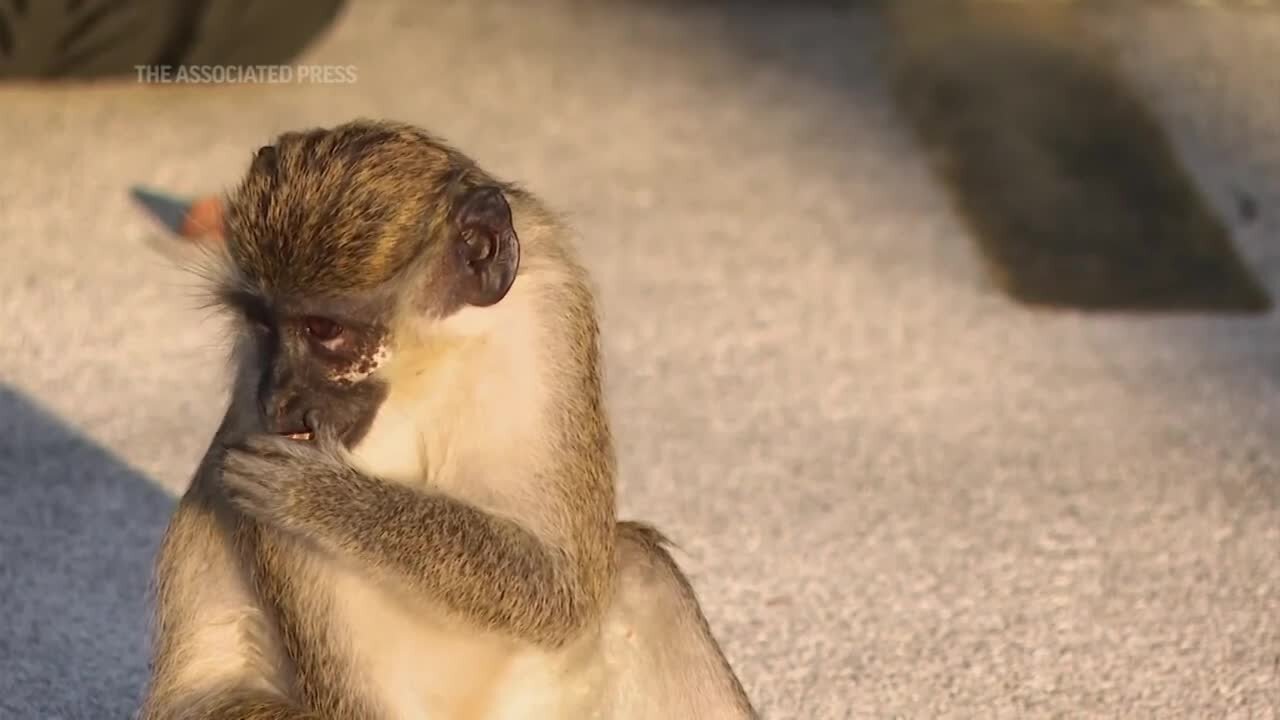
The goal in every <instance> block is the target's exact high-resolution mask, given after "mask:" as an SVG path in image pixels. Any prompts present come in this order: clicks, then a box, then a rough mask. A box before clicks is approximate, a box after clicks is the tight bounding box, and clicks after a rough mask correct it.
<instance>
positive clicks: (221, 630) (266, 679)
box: [139, 478, 313, 720]
mask: <svg viewBox="0 0 1280 720" xmlns="http://www.w3.org/2000/svg"><path fill="white" fill-rule="evenodd" d="M201 485H202V484H201V479H200V478H197V480H196V482H195V483H193V485H192V487H191V489H190V490H188V491H187V494H186V495H185V496H184V497H183V498H182V500H181V501H179V505H178V508H177V510H176V511H175V512H174V516H173V518H172V519H171V520H170V523H169V527H168V529H167V530H166V532H165V537H164V541H163V543H162V544H161V548H160V553H159V556H158V558H157V563H156V587H155V595H156V597H155V612H156V617H155V628H154V638H153V643H154V647H153V651H152V676H151V679H150V683H149V685H148V688H147V693H146V697H145V699H144V701H143V705H142V710H141V712H140V713H139V720H312V717H313V716H311V715H309V714H307V713H304V712H302V711H301V710H299V709H296V708H295V707H292V706H291V705H290V704H289V702H288V698H287V697H286V695H285V692H284V690H283V688H285V687H288V685H287V683H286V680H287V679H286V678H285V677H283V676H282V675H283V673H282V668H283V667H286V665H285V664H284V663H283V662H282V653H281V652H280V650H279V647H278V643H277V641H276V640H275V635H274V633H273V632H272V631H271V626H270V624H269V622H268V620H267V616H266V614H265V613H264V612H263V611H262V608H261V606H260V605H259V603H258V602H257V599H256V598H255V597H254V595H253V594H252V593H251V592H250V591H249V587H248V584H247V582H246V580H245V574H244V573H243V571H242V570H241V567H240V565H239V559H238V557H237V556H236V554H235V553H234V552H233V547H232V544H231V541H230V538H229V536H228V534H227V532H226V529H225V527H224V526H223V525H222V524H220V523H219V522H218V519H217V517H216V516H215V514H214V510H213V508H212V507H211V506H210V504H209V503H208V501H207V498H206V497H205V496H204V494H203V488H202V487H201Z"/></svg>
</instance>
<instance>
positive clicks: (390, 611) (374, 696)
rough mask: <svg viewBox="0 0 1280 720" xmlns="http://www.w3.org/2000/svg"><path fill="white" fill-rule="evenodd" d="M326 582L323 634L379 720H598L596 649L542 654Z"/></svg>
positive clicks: (335, 577)
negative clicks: (327, 622) (326, 628)
mask: <svg viewBox="0 0 1280 720" xmlns="http://www.w3.org/2000/svg"><path fill="white" fill-rule="evenodd" d="M326 574H327V575H328V578H327V579H326V582H325V584H323V585H321V587H328V588H330V592H331V593H332V596H331V600H332V603H331V614H332V618H331V622H332V626H331V628H330V634H331V637H332V640H333V642H334V643H335V644H336V646H337V647H338V648H341V652H342V653H343V654H344V655H346V656H347V659H348V662H345V663H343V665H345V666H346V667H347V668H349V673H350V676H351V677H350V682H351V685H352V690H353V691H355V692H356V693H357V694H359V695H361V696H363V697H364V698H365V699H366V701H367V704H368V705H370V706H372V707H374V708H376V709H377V710H378V711H379V713H380V714H381V716H382V717H385V718H386V720H526V719H528V720H533V719H534V718H538V719H539V720H554V719H556V718H574V719H575V720H577V719H582V720H589V719H590V718H593V717H596V716H597V714H598V711H599V708H600V702H601V698H602V697H603V696H604V684H605V683H604V668H602V667H599V663H597V662H593V659H594V658H597V657H598V655H597V654H596V653H595V652H593V651H592V650H593V647H592V645H593V643H594V640H593V639H584V640H583V641H581V642H579V643H577V644H574V645H571V646H570V647H568V648H566V649H564V650H562V651H557V652H554V653H547V652H541V651H539V650H536V649H534V648H530V647H527V646H522V645H518V644H516V643H513V642H512V641H510V640H508V639H506V638H502V637H498V636H495V635H492V634H489V633H485V632H481V631H479V630H476V629H474V628H471V627H468V626H466V625H464V624H461V623H459V622H458V621H457V620H456V619H454V618H452V617H448V616H446V615H445V613H443V612H442V611H440V610H439V609H438V608H434V607H432V606H430V605H429V604H427V603H425V602H420V601H417V600H415V599H412V598H408V597H404V596H400V595H397V594H394V593H392V592H389V591H388V590H387V589H386V588H385V587H383V586H379V585H375V584H373V583H370V582H368V581H367V580H366V579H365V578H363V577H360V576H357V575H356V574H354V573H351V572H344V571H341V570H338V569H332V570H331V571H329V572H328V573H326Z"/></svg>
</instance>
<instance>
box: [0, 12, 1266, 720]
mask: <svg viewBox="0 0 1280 720" xmlns="http://www.w3.org/2000/svg"><path fill="white" fill-rule="evenodd" d="M585 7H586V6H585V5H582V4H579V5H574V6H571V5H568V4H563V5H562V4H559V3H557V2H550V1H549V2H541V3H519V2H514V0H513V1H512V2H510V3H509V4H507V5H500V4H498V3H484V4H479V3H462V2H458V3H415V2H411V1H410V0H404V1H403V2H390V1H388V2H376V1H372V0H371V1H370V2H365V3H363V4H359V5H357V6H356V7H355V8H353V9H352V10H351V11H350V12H349V13H348V15H347V16H346V17H345V18H344V19H343V20H342V22H341V23H340V24H339V26H338V27H337V28H336V29H335V31H334V33H333V34H332V35H331V36H329V37H328V38H326V39H325V40H324V41H323V42H322V43H321V44H320V45H318V46H317V47H315V48H314V49H313V51H312V52H311V53H309V55H308V57H307V58H306V59H305V60H304V61H305V62H316V63H331V64H338V65H346V64H352V65H355V66H356V67H357V71H358V81H357V82H356V83H354V84H351V85H309V86H308V85H296V86H287V87H286V86H267V85H258V86H249V87H142V86H138V85H136V84H134V83H132V82H129V81H126V82H122V83H117V84H107V85H102V86H95V87H77V88H66V89H48V88H43V89H34V88H11V89H5V90H0V108H3V111H2V112H0V155H2V156H3V159H4V162H3V168H4V170H5V172H4V173H3V174H0V253H2V255H0V256H2V257H3V258H4V259H5V261H4V262H3V263H0V318H3V319H4V324H3V326H0V338H2V339H0V387H3V388H4V389H3V390H0V618H3V619H2V620H0V717H2V718H4V719H5V720H8V718H14V719H15V720H18V719H22V720H26V719H28V718H30V719H32V720H55V719H58V718H66V719H68V720H70V719H77V720H78V719H80V718H85V719H93V720H97V719H99V718H103V719H105V718H121V717H126V716H127V714H128V712H129V711H130V709H131V708H132V707H133V706H134V703H135V701H136V698H137V694H138V690H139V684H140V682H141V679H142V676H143V672H144V668H145V655H144V647H145V646H144V634H143V632H144V606H143V601H144V596H143V591H144V584H145V580H146V576H147V572H148V563H149V562H150V556H151V553H152V552H153V549H154V547H155V543H156V540H157V538H158V535H159V532H160V530H161V528H162V526H163V523H164V522H165V520H166V515H167V512H168V508H169V506H170V503H171V498H172V495H173V494H174V493H175V492H177V491H178V490H179V489H180V488H181V487H182V486H183V485H184V483H185V482H186V479H187V476H188V474H189V472H190V470H191V469H192V468H193V466H194V463H195V462H196V460H197V458H198V456H199V454H200V453H201V452H202V451H203V449H204V446H205V443H206V441H207V439H208V437H209V435H210V434H211V432H212V430H213V426H214V423H215V422H216V420H217V414H218V411H219V409H220V407H221V399H220V391H221V382H222V374H221V371H222V367H221V365H220V358H221V354H220V353H221V351H220V348H219V347H218V340H217V338H216V337H214V336H213V335H212V334H211V332H210V331H211V328H212V327H213V325H212V324H211V323H209V322H207V321H206V319H205V318H204V317H203V316H202V315H201V314H200V313H199V312H197V311H196V310H194V309H193V300H192V297H191V293H190V292H189V290H190V285H191V280H190V278H188V277H187V276H184V275H183V274H181V273H179V272H176V271H174V270H173V269H171V268H170V267H169V265H168V264H167V263H166V261H165V260H164V259H162V258H161V257H160V256H159V255H158V254H156V253H155V252H153V250H152V249H151V247H150V246H149V244H150V243H152V242H153V240H154V237H153V236H154V234H155V233H154V232H153V228H152V227H151V226H150V225H149V224H147V223H146V222H145V221H144V220H143V219H141V218H140V217H139V216H138V215H137V214H136V213H135V212H134V210H133V208H132V207H130V206H129V205H128V201H127V196H126V188H127V187H128V185H129V184H131V183H134V182H147V183H151V184H155V185H162V186H167V187H171V188H174V189H176V190H179V191H190V192H198V191H206V190H211V189H216V188H218V187H221V186H223V185H225V184H226V183H229V182H231V181H232V180H233V179H234V178H235V177H236V175H237V173H239V172H240V170H241V169H242V167H243V166H244V163H245V162H246V160H247V158H248V154H249V151H250V150H251V149H252V148H255V147H257V146H258V145H259V144H261V143H262V142H264V141H265V140H267V139H268V138H269V137H270V136H271V135H272V134H273V133H275V132H277V131H281V130H285V129H292V128H295V127H298V126H306V125H316V124H328V123H334V122H338V121H342V120H346V119H349V118H351V117H353V116H356V115H365V116H390V117H397V118H400V119H407V120H412V121H416V122H419V123H422V124H425V125H428V126H430V127H432V128H434V129H435V130H437V131H438V132H440V133H442V134H444V135H446V136H447V137H449V138H451V139H452V140H454V141H455V142H456V143H457V144H459V145H461V146H462V147H463V148H465V149H466V150H468V151H470V152H471V153H472V154H473V155H475V156H477V157H478V158H479V159H480V160H481V161H482V162H484V163H485V164H487V165H489V166H491V167H492V168H493V169H494V170H495V171H497V172H499V173H501V174H504V175H506V176H509V177H512V178H518V179H521V180H523V181H525V182H526V183H527V184H528V185H530V186H531V187H532V188H535V189H537V190H539V191H541V192H542V193H543V194H544V195H545V196H546V197H547V198H548V199H549V200H550V201H551V202H553V203H555V204H557V205H558V206H560V207H561V208H563V209H565V210H566V211H568V212H570V213H572V214H573V216H574V217H575V218H576V219H577V222H578V224H579V225H580V226H581V228H582V230H583V232H584V234H585V236H586V237H587V238H588V239H589V242H588V243H587V245H586V246H585V247H584V248H583V252H584V255H585V257H586V259H587V261H588V262H589V264H590V267H591V269H592V270H593V271H594V272H595V275H596V278H597V280H598V283H599V285H600V288H601V293H602V303H603V309H604V320H605V323H606V332H607V338H608V339H607V344H608V361H609V363H610V372H611V375H610V393H611V403H612V409H613V411H614V413H615V417H616V431H617V435H618V439H619V446H620V447H619V450H620V453H621V467H622V470H623V483H624V488H623V489H624V511H625V514H626V515H629V516H638V517H643V518H645V519H648V520H650V521H653V522H655V523H657V524H658V525H660V526H662V527H664V528H665V529H666V530H668V531H669V532H670V534H671V535H672V536H673V537H674V538H675V539H677V540H678V541H679V542H680V543H681V544H682V545H683V547H684V548H685V550H686V551H687V552H686V554H685V555H684V557H683V561H684V563H685V565H686V567H687V568H688V569H689V570H690V571H691V573H692V575H693V577H694V581H695V584H696V587H697V589H698V590H699V592H700V593H701V596H702V598H703V600H704V602H705V605H706V608H707V612H708V614H709V616H710V618H711V621H712V624H713V626H714V628H715V630H716V631H717V632H718V634H719V635H720V636H721V637H722V638H723V641H724V644H725V646H726V649H727V652H728V654H729V655H730V657H731V659H732V660H733V662H734V663H735V665H736V666H737V668H738V669H739V671H740V673H741V675H742V678H743V681H744V683H745V684H746V686H747V687H748V689H749V690H750V692H751V694H752V696H753V698H754V699H755V700H756V702H757V703H758V705H759V706H760V707H761V709H762V710H763V711H765V713H766V715H767V716H769V717H771V718H805V719H813V720H825V719H828V718H845V717H922V718H924V717H929V718H932V717H1019V718H1024V717H1124V718H1144V717H1159V718H1169V717H1197V718H1200V717H1204V718H1208V717H1240V718H1246V717H1254V718H1262V717H1275V716H1276V714H1277V713H1280V441H1278V439H1280V332H1278V331H1280V314H1276V313H1273V314H1271V315H1268V316H1262V317H1250V318H1236V319H1233V318H1230V317H1221V316H1219V317H1208V316H1201V317H1186V316H1184V317H1159V316H1132V317H1126V316H1105V317H1102V316H1099V317H1092V316H1084V315H1077V314H1073V313H1066V312H1062V313H1052V314H1048V313H1035V312H1030V311H1027V310H1024V309H1021V308H1019V307H1018V306H1017V305H1014V304H1012V303H1011V302H1009V301H1008V300H1007V299H1006V298H1005V297H1004V296H1003V295H1001V294H1000V293H998V292H996V291H994V290H993V289H992V288H991V286H990V283H989V281H988V280H987V278H986V277H985V276H984V275H983V273H982V271H981V268H980V266H979V265H978V262H977V260H976V258H975V253H974V250H973V246H972V243H971V242H970V241H969V239H968V238H967V237H966V236H965V230H964V228H963V227H962V226H961V225H960V224H959V223H958V222H957V220H956V218H955V216H954V215H953V214H952V213H951V212H950V210H949V209H948V206H947V203H946V201H945V199H944V195H943V194H942V193H941V191H940V190H939V188H938V187H937V186H936V184H935V183H934V181H933V180H932V178H931V176H930V175H929V174H928V172H927V170H926V166H925V164H924V162H923V161H922V158H921V157H919V154H918V153H917V152H916V151H915V150H914V147H913V143H912V140H911V138H910V136H909V135H908V134H907V133H906V132H905V130H904V129H903V128H902V127H901V123H900V122H899V121H898V119H897V118H896V117H895V115H894V111H893V108H892V106H891V105H890V103H889V102H888V98H887V94H886V89H885V79H884V76H883V73H882V68H881V67H880V66H879V65H878V60H877V52H878V48H879V47H880V46H881V45H882V42H883V38H882V35H881V33H880V32H879V30H880V26H879V24H878V22H877V20H876V19H875V18H874V17H872V16H870V15H862V14H857V13H853V14H849V13H844V12H840V11H835V10H830V9H822V8H812V9H796V8H792V9H786V8H785V4H783V6H782V7H780V8H779V9H775V10H773V11H770V12H769V13H767V14H763V13H762V14H758V15H750V16H740V17H738V18H737V19H736V20H734V21H732V22H730V21H728V20H727V19H726V15H725V14H724V11H723V10H721V9H715V8H710V7H708V8H705V9H702V10H689V9H677V6H676V4H671V5H670V7H664V8H661V9H658V8H654V9H637V8H636V7H634V6H630V7H628V6H622V5H610V4H595V5H594V7H595V9H592V10H588V9H584V8H585ZM1103 29H1104V30H1105V31H1106V32H1108V33H1109V34H1112V35H1113V36H1114V37H1115V38H1116V39H1117V40H1118V41H1119V43H1120V45H1121V46H1122V47H1123V49H1124V54H1125V58H1126V63H1127V67H1128V71H1129V72H1131V73H1132V75H1133V77H1134V78H1136V81H1137V82H1138V83H1139V86H1140V87H1141V88H1142V89H1143V92H1144V93H1145V94H1146V95H1147V96H1148V97H1149V98H1150V99H1151V101H1152V102H1153V103H1154V104H1155V105H1156V107H1157V108H1158V109H1159V111H1160V113H1161V117H1163V118H1164V120H1165V122H1166V123H1167V124H1168V126H1169V127H1170V128H1171V130H1172V131H1173V132H1174V135H1175V138H1176V141H1177V144H1178V147H1179V150H1180V152H1182V153H1183V156H1184V158H1185V159H1186V160H1187V162H1188V163H1189V164H1190V167H1191V168H1192V170H1193V172H1194V174H1195V177H1196V179H1197V182H1199V183H1200V184H1201V186H1202V187H1203V189H1204V191H1205V192H1206V193H1207V194H1208V195H1209V196H1210V198H1211V199H1212V201H1213V202H1214V203H1215V204H1216V206H1217V207H1219V208H1221V209H1222V210H1223V211H1224V212H1226V213H1227V217H1228V218H1229V219H1230V220H1231V222H1232V223H1233V229H1234V230H1235V231H1236V241H1237V242H1238V243H1239V246H1240V248H1241V252H1242V254H1243V255H1244V257H1245V258H1246V259H1247V261H1248V262H1249V263H1250V264H1251V265H1252V267H1253V268H1254V269H1255V270H1256V271H1257V272H1258V273H1259V274H1260V276H1261V277H1262V278H1263V280H1264V282H1265V283H1266V284H1267V286H1268V288H1269V290H1270V291H1271V293H1272V294H1273V295H1275V294H1276V293H1278V292H1280V244H1277V241H1276V235H1277V231H1278V230H1280V211H1278V210H1277V208H1280V94H1278V93H1276V92H1275V89H1276V86H1275V82H1274V80H1275V68H1277V67H1280V15H1277V14H1265V13H1256V12H1255V13H1250V12H1237V13H1228V12H1215V11H1206V10H1149V11H1144V12H1143V13H1141V14H1134V15H1130V16H1126V17H1119V18H1116V19H1114V20H1111V21H1108V23H1107V24H1106V25H1105V26H1104V27H1103ZM1241 192H1247V193H1248V194H1249V195H1250V196H1251V197H1252V198H1253V199H1254V200H1255V201H1256V205H1257V207H1258V210H1259V214H1258V216H1257V217H1256V218H1255V219H1254V220H1253V221H1252V222H1249V223H1247V224H1241V222H1242V221H1241V220H1240V219H1239V218H1240V214H1239V213H1237V212H1236V209H1237V207H1236V206H1237V204H1238V196H1239V194H1240V193H1241Z"/></svg>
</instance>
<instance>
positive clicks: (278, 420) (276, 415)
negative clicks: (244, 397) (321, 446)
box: [263, 397, 315, 440]
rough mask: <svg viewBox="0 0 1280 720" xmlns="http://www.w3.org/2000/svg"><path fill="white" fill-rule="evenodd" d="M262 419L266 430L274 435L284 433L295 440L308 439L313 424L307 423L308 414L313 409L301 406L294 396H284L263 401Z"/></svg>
mask: <svg viewBox="0 0 1280 720" xmlns="http://www.w3.org/2000/svg"><path fill="white" fill-rule="evenodd" d="M263 406H264V407H263V410H264V412H263V420H264V422H265V424H266V430H267V432H269V433H272V434H275V435H284V436H286V437H290V438H293V439H295V440H309V439H311V435H312V428H313V427H314V426H313V425H309V424H308V423H307V419H308V416H310V415H312V414H313V413H314V412H315V411H314V410H311V409H306V408H303V407H302V406H301V403H299V402H298V398H296V397H285V398H281V399H280V400H278V401H274V402H272V401H269V400H268V401H266V402H264V403H263Z"/></svg>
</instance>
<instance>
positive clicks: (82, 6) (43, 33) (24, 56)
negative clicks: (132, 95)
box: [0, 0, 344, 80]
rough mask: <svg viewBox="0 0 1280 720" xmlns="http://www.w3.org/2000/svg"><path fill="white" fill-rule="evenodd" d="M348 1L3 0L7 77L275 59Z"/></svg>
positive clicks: (3, 76)
mask: <svg viewBox="0 0 1280 720" xmlns="http://www.w3.org/2000/svg"><path fill="white" fill-rule="evenodd" d="M343 5H344V2H343V0H308V1H307V2H297V1H296V0H187V1H185V2H184V1H183V0H0V80H15V79H27V80H30V79H72V78H92V77H111V76H133V75H135V74H136V72H137V71H136V66H138V65H150V66H167V67H176V66H180V65H277V64H284V63H287V62H289V61H291V60H292V59H293V58H294V57H296V56H297V55H298V54H299V53H301V52H302V50H303V49H305V48H306V47H307V45H308V44H309V43H311V42H312V41H313V40H315V39H316V38H317V37H319V35H320V34H321V33H322V32H323V31H324V30H325V29H326V28H328V27H329V26H330V25H331V24H332V23H333V21H334V19H335V18H337V16H338V14H339V12H340V11H341V10H342V8H343Z"/></svg>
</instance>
